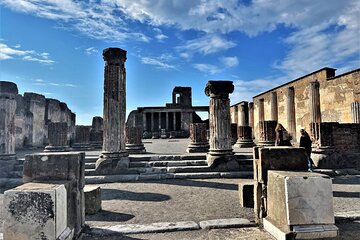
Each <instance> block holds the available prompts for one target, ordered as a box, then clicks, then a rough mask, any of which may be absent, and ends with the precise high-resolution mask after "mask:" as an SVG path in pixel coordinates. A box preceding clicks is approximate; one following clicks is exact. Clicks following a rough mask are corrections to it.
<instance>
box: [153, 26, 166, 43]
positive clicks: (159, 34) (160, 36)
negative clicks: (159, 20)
mask: <svg viewBox="0 0 360 240" xmlns="http://www.w3.org/2000/svg"><path fill="white" fill-rule="evenodd" d="M154 31H155V38H156V39H157V40H158V41H159V42H162V41H163V40H165V39H167V38H168V36H166V35H165V34H163V32H162V31H161V29H159V28H154Z"/></svg>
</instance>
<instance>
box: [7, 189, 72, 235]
mask: <svg viewBox="0 0 360 240" xmlns="http://www.w3.org/2000/svg"><path fill="white" fill-rule="evenodd" d="M4 206H5V209H4V220H5V221H4V239H7V240H19V239H24V240H25V239H29V240H30V239H57V238H58V237H59V236H60V235H61V233H62V232H63V231H64V230H65V229H66V227H67V193H66V190H65V187H64V185H56V184H44V183H27V184H24V185H21V186H19V187H17V188H14V189H11V190H8V191H5V194H4Z"/></svg>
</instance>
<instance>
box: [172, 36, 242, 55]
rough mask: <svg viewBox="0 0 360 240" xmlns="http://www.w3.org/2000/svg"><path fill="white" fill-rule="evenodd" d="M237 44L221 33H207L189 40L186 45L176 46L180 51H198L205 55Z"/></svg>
mask: <svg viewBox="0 0 360 240" xmlns="http://www.w3.org/2000/svg"><path fill="white" fill-rule="evenodd" d="M235 46H236V43H235V42H233V41H228V40H226V39H224V38H223V37H221V36H219V35H205V36H203V37H201V38H197V39H193V40H189V41H187V42H186V43H185V44H184V45H181V46H178V47H176V49H177V50H178V51H179V52H182V51H185V52H186V53H188V54H191V53H193V52H197V53H201V54H203V55H208V54H211V53H216V52H219V51H223V50H227V49H229V48H233V47H235Z"/></svg>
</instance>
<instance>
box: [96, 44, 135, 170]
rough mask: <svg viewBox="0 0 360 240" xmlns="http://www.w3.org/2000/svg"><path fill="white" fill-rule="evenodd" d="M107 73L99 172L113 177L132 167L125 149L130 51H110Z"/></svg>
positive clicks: (114, 49) (105, 54)
mask: <svg viewBox="0 0 360 240" xmlns="http://www.w3.org/2000/svg"><path fill="white" fill-rule="evenodd" d="M103 58H104V60H105V69H104V142H103V149H102V153H101V155H100V157H99V159H98V160H97V162H96V171H97V172H101V173H111V172H116V171H119V170H120V171H121V169H124V168H125V169H126V168H128V166H129V159H128V153H127V152H126V149H125V120H126V70H125V61H126V51H125V50H123V49H120V48H106V49H104V51H103Z"/></svg>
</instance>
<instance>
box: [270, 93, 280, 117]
mask: <svg viewBox="0 0 360 240" xmlns="http://www.w3.org/2000/svg"><path fill="white" fill-rule="evenodd" d="M270 108H271V119H270V120H273V121H277V120H278V103H277V93H276V92H272V93H271V98H270Z"/></svg>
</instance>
